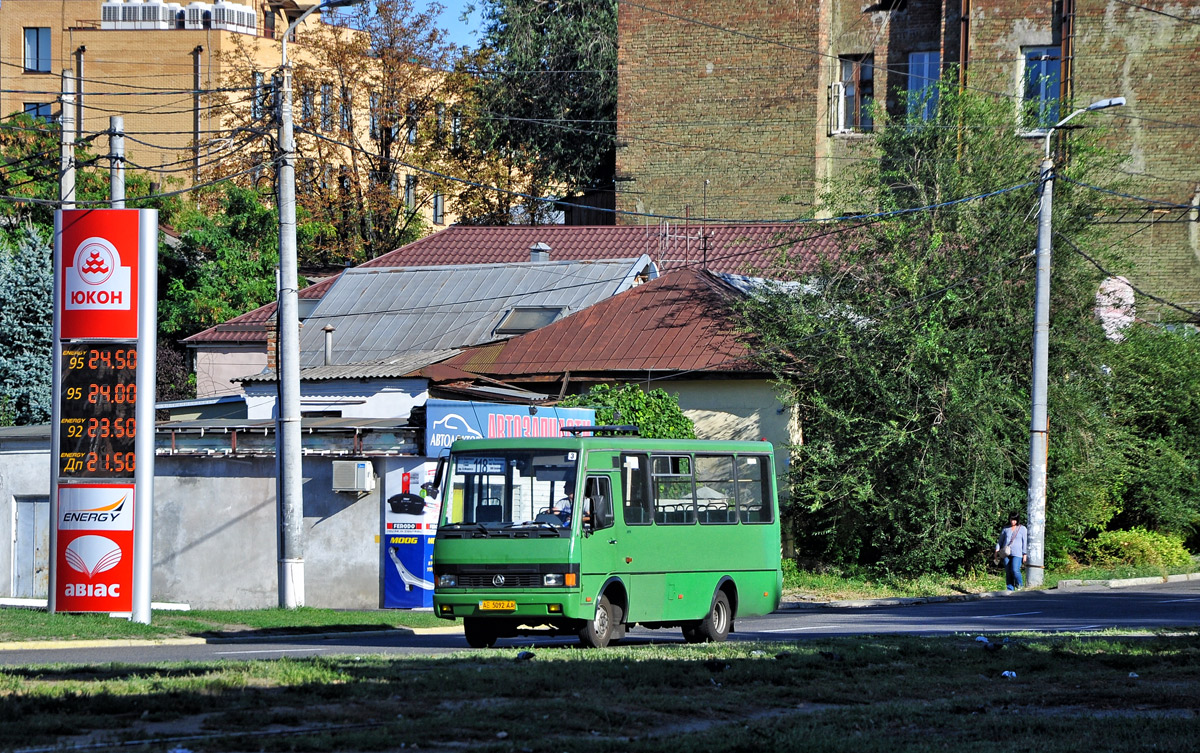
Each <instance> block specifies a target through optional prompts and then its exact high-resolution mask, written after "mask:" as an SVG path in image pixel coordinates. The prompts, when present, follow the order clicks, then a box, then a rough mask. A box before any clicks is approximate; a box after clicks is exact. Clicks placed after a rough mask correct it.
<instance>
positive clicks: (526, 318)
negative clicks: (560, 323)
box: [494, 306, 565, 335]
mask: <svg viewBox="0 0 1200 753" xmlns="http://www.w3.org/2000/svg"><path fill="white" fill-rule="evenodd" d="M563 311H565V308H564V307H562V306H514V307H513V308H512V310H511V311H509V312H508V313H507V314H506V315H505V316H504V318H503V319H501V320H500V323H499V324H498V325H496V330H495V333H494V334H497V335H522V334H524V333H526V332H532V331H533V330H535V329H540V328H542V327H545V326H546V325H547V324H550V323H552V322H553V321H554V320H556V319H558V317H559V316H561V315H562V313H563Z"/></svg>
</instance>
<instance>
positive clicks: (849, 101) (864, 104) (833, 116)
mask: <svg viewBox="0 0 1200 753" xmlns="http://www.w3.org/2000/svg"><path fill="white" fill-rule="evenodd" d="M874 61H875V58H874V56H872V55H855V56H847V57H843V58H839V60H838V66H839V68H840V79H839V80H838V81H836V82H834V84H833V91H832V93H831V95H830V111H829V131H830V133H850V132H852V131H870V130H871V129H872V127H873V125H874V124H873V123H872V122H871V103H872V102H873V101H874V100H875V62H874Z"/></svg>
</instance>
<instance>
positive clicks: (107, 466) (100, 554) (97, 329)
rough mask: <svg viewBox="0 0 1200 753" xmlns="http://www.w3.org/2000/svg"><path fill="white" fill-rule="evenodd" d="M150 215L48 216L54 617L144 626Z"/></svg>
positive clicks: (151, 361)
mask: <svg viewBox="0 0 1200 753" xmlns="http://www.w3.org/2000/svg"><path fill="white" fill-rule="evenodd" d="M157 281H158V212H157V211H156V210H153V209H78V210H76V209H71V210H62V211H59V212H56V213H55V216H54V364H53V366H54V386H55V390H54V406H53V412H52V417H51V422H52V426H53V432H52V449H51V453H52V456H53V462H54V466H53V469H52V472H51V493H50V511H51V516H52V517H53V519H54V524H53V525H52V526H51V527H50V546H51V550H52V551H53V552H54V556H53V557H52V558H51V560H50V599H49V607H50V611H51V612H59V611H61V612H109V613H116V614H121V615H125V614H128V615H130V616H131V618H132V619H133V620H134V621H135V622H142V623H146V624H149V622H150V585H151V583H150V563H151V541H152V527H151V522H152V520H153V514H152V513H153V511H152V507H151V506H152V504H153V492H154V380H155V347H156V344H157V338H156V325H157V322H156V310H157V300H158V290H157V287H158V286H157Z"/></svg>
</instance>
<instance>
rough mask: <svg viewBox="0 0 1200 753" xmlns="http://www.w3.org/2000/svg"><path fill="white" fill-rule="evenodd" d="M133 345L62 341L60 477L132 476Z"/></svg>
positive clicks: (135, 354)
mask: <svg viewBox="0 0 1200 753" xmlns="http://www.w3.org/2000/svg"><path fill="white" fill-rule="evenodd" d="M137 359H138V352H137V346H136V345H134V344H132V343H97V342H89V343H63V346H62V383H61V394H60V396H59V399H60V402H59V405H60V408H59V419H58V423H59V455H58V458H59V460H58V475H59V477H60V478H113V479H119V478H133V475H134V469H135V465H136V463H135V458H136V454H135V452H134V438H135V437H136V436H137V378H136V377H137Z"/></svg>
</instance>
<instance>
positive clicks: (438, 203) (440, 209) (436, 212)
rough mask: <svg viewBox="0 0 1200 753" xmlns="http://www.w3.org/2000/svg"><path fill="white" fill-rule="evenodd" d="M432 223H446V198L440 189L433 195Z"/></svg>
mask: <svg viewBox="0 0 1200 753" xmlns="http://www.w3.org/2000/svg"><path fill="white" fill-rule="evenodd" d="M433 224H435V225H444V224H446V199H445V197H443V196H442V194H441V192H440V191H439V192H438V193H435V194H434V195H433Z"/></svg>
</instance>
